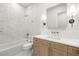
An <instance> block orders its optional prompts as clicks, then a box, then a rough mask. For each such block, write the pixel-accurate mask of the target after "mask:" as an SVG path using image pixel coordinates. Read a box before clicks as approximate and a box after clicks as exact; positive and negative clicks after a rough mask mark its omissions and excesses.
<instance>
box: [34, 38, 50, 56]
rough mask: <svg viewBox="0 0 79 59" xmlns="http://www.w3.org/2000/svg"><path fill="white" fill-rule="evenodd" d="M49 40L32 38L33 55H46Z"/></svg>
mask: <svg viewBox="0 0 79 59" xmlns="http://www.w3.org/2000/svg"><path fill="white" fill-rule="evenodd" d="M48 49H49V42H48V41H46V40H42V39H38V38H34V40H33V55H34V56H48V55H49V54H48V53H49V50H48Z"/></svg>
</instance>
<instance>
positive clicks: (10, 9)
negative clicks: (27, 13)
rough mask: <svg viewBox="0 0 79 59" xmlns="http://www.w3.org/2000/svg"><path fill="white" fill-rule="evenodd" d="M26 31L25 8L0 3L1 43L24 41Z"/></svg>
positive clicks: (13, 4)
mask: <svg viewBox="0 0 79 59" xmlns="http://www.w3.org/2000/svg"><path fill="white" fill-rule="evenodd" d="M24 29H25V25H24V8H22V7H21V6H20V5H19V4H15V3H0V43H8V42H13V41H17V40H20V39H22V38H23V36H24V33H25V31H24Z"/></svg>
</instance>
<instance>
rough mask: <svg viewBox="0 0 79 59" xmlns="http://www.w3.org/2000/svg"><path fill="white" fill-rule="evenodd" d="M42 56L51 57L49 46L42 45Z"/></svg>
mask: <svg viewBox="0 0 79 59" xmlns="http://www.w3.org/2000/svg"><path fill="white" fill-rule="evenodd" d="M39 49H40V56H48V55H49V52H48V51H49V50H48V46H45V45H42V46H40V48H39Z"/></svg>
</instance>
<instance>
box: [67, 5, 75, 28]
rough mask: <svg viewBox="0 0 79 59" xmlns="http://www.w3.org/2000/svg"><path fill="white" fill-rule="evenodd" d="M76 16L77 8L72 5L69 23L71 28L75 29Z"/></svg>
mask: <svg viewBox="0 0 79 59" xmlns="http://www.w3.org/2000/svg"><path fill="white" fill-rule="evenodd" d="M75 15H76V8H75V5H71V6H70V9H69V15H68V16H69V17H70V19H69V23H70V24H71V27H73V24H74V22H75V19H74V16H75Z"/></svg>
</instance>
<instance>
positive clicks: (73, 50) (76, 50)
mask: <svg viewBox="0 0 79 59" xmlns="http://www.w3.org/2000/svg"><path fill="white" fill-rule="evenodd" d="M68 55H72V56H73V55H74V56H75V55H78V56H79V48H76V47H71V46H69V47H68Z"/></svg>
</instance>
